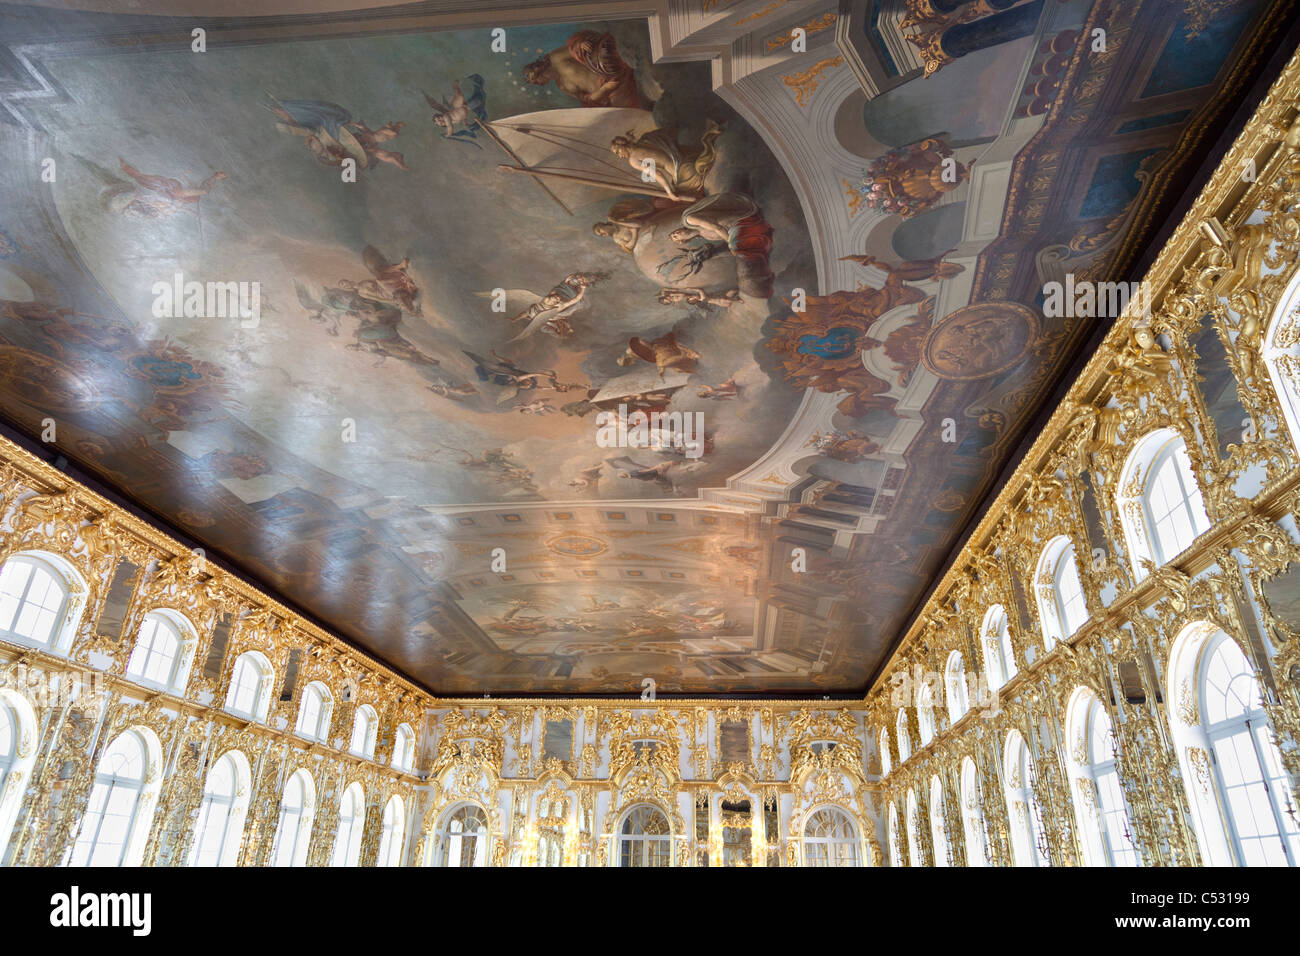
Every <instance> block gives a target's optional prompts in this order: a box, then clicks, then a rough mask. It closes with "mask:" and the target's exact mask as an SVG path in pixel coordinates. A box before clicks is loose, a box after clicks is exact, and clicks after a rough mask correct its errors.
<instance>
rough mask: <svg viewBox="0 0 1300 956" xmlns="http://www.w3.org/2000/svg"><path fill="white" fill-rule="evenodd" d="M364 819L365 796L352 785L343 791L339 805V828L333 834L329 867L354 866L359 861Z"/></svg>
mask: <svg viewBox="0 0 1300 956" xmlns="http://www.w3.org/2000/svg"><path fill="white" fill-rule="evenodd" d="M365 819H366V794H365V791H363V790H362V789H361V784H359V783H354V784H352V785H351V786H349V787H348V788H347V789H346V790H344V791H343V800H342V801H341V802H340V803H339V828H338V830H336V831H335V833H334V854H333V857H332V858H331V860H330V866H356V865H357V862H358V861H359V860H360V859H361V830H362V828H363V827H364V825H365Z"/></svg>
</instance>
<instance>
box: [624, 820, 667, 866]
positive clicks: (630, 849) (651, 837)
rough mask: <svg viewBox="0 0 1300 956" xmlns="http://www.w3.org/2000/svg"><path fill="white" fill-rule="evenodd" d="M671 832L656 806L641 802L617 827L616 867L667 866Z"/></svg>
mask: <svg viewBox="0 0 1300 956" xmlns="http://www.w3.org/2000/svg"><path fill="white" fill-rule="evenodd" d="M671 840H672V831H671V830H670V828H669V826H668V818H667V817H666V816H664V813H663V811H662V810H660V809H659V808H658V807H651V806H647V805H645V804H642V805H640V806H637V807H633V808H632V811H631V812H630V813H628V815H627V816H625V817H624V818H623V825H622V826H621V827H620V828H619V839H618V865H619V866H638V867H647V866H668V865H669V864H670V863H671V859H670V857H671V856H672V853H671V849H672V848H671V845H670V841H671Z"/></svg>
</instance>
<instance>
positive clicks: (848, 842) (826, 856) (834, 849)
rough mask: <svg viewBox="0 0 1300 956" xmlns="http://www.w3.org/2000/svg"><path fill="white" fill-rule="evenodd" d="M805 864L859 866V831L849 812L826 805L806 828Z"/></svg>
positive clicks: (811, 817)
mask: <svg viewBox="0 0 1300 956" xmlns="http://www.w3.org/2000/svg"><path fill="white" fill-rule="evenodd" d="M803 861H804V866H857V865H858V831H857V827H855V826H854V825H853V821H852V820H851V819H850V818H849V815H848V814H847V813H845V812H844V811H843V810H840V809H838V808H836V807H822V808H821V809H820V810H817V811H816V812H815V813H813V815H812V816H810V817H809V818H808V822H807V823H805V824H804V828H803Z"/></svg>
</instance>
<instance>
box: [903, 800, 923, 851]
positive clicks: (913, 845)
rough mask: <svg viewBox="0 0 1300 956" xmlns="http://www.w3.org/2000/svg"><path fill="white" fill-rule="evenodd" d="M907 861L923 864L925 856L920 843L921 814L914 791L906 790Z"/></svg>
mask: <svg viewBox="0 0 1300 956" xmlns="http://www.w3.org/2000/svg"><path fill="white" fill-rule="evenodd" d="M905 808H906V812H907V861H908V866H923V865H924V864H925V856H924V854H923V852H922V844H921V814H920V811H919V810H918V809H917V807H916V792H915V791H913V790H909V791H907V802H906V804H905Z"/></svg>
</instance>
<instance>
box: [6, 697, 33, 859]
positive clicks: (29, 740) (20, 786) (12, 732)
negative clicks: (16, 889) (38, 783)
mask: <svg viewBox="0 0 1300 956" xmlns="http://www.w3.org/2000/svg"><path fill="white" fill-rule="evenodd" d="M35 735H36V713H35V711H34V710H33V709H32V705H31V704H30V703H29V702H28V700H27V698H25V697H23V696H21V695H20V694H18V693H17V692H15V691H11V690H5V689H3V688H0V863H3V862H4V855H5V848H6V846H7V845H8V843H9V837H10V835H11V834H12V833H13V829H14V821H15V819H17V817H18V809H19V806H20V805H21V804H22V800H23V793H24V791H25V790H26V789H27V788H26V783H27V776H28V774H29V773H30V772H31V769H32V764H33V763H35V761H36V740H35Z"/></svg>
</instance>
